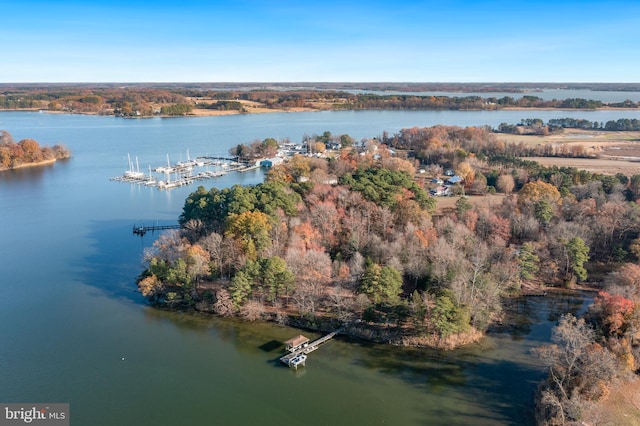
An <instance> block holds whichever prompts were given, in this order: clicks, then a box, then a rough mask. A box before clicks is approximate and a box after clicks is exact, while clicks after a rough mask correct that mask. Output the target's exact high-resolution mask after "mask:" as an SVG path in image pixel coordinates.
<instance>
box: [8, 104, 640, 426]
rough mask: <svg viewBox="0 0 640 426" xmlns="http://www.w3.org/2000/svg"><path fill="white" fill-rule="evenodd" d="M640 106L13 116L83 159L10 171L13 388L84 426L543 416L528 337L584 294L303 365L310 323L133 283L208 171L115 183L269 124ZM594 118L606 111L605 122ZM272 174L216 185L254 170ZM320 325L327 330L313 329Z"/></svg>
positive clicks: (275, 127) (11, 396) (371, 128)
mask: <svg viewBox="0 0 640 426" xmlns="http://www.w3.org/2000/svg"><path fill="white" fill-rule="evenodd" d="M531 114H534V115H535V116H536V117H540V118H543V119H545V120H547V119H548V118H553V117H566V116H575V117H584V118H586V119H589V120H597V121H606V120H609V119H617V118H622V117H628V118H637V113H635V112H630V111H623V112H616V113H613V112H610V111H602V112H600V111H597V112H573V111H571V112H569V111H535V112H533V111H531V112H521V111H517V112H516V111H500V112H483V111H472V112H452V111H448V112H403V111H363V112H318V113H299V114H265V115H244V116H227V117H200V118H176V119H160V118H153V119H141V120H128V119H122V118H116V117H97V116H76V115H59V114H45V113H35V112H3V113H0V129H4V130H7V131H9V132H10V133H11V134H12V135H13V136H14V138H15V139H16V140H20V139H22V138H27V137H29V138H34V139H36V140H38V141H39V142H40V143H41V144H46V145H53V144H55V143H58V142H60V143H64V144H65V145H67V146H68V147H69V148H70V149H71V151H72V152H73V157H72V158H71V159H69V160H66V161H60V162H57V163H56V164H54V165H52V166H47V167H41V168H31V169H21V170H16V171H9V172H5V173H0V291H2V295H3V297H1V298H0V336H1V337H0V401H1V402H21V403H27V402H61V403H70V404H71V421H72V424H74V425H98V426H100V425H105V426H107V425H210V424H220V425H249V424H263V425H282V424H286V423H294V422H302V421H304V423H305V424H310V425H343V424H344V425H356V424H357V425H376V424H391V425H418V424H433V425H438V424H443V425H444V424H446V425H451V424H456V425H457V424H487V425H495V424H530V423H531V422H532V416H531V398H532V394H533V391H534V389H535V386H536V382H537V381H538V380H539V379H540V378H541V375H542V370H541V367H540V365H538V364H537V363H536V361H535V360H534V359H533V358H531V357H530V356H529V350H530V348H532V347H534V346H536V345H539V344H541V343H544V342H546V341H548V339H549V336H550V330H551V327H552V325H553V324H554V322H555V320H556V319H557V315H558V314H559V313H560V312H564V311H567V310H572V311H576V310H580V309H584V306H583V299H582V298H580V297H578V298H554V299H551V298H529V299H526V300H523V301H521V302H520V304H519V309H520V311H521V312H522V314H523V315H522V323H521V324H520V326H519V327H518V328H517V329H516V330H512V331H511V332H509V333H496V334H491V335H490V336H489V337H487V338H486V339H484V340H483V341H482V342H481V343H479V344H476V345H473V346H471V347H468V348H465V349H461V350H457V351H453V352H448V353H441V352H437V351H430V350H415V349H400V348H389V347H384V346H379V345H371V344H364V343H359V342H349V341H346V340H344V339H337V340H334V341H332V342H331V343H329V344H327V345H325V346H323V347H322V348H321V349H320V350H318V351H317V352H314V353H313V354H311V355H310V356H309V359H308V360H307V367H306V368H301V369H300V370H298V371H290V370H288V369H287V368H284V367H281V366H279V365H278V364H277V362H276V360H277V358H278V356H279V355H280V354H281V351H282V347H280V346H279V343H278V342H282V341H284V340H287V339H288V338H290V337H292V336H294V335H296V334H298V333H299V331H298V330H294V329H290V328H286V327H281V326H276V325H272V324H243V323H240V322H236V321H233V320H220V319H216V318H211V317H208V316H202V315H193V314H184V313H171V312H164V311H160V310H157V309H154V308H151V307H149V306H147V305H146V304H145V303H144V300H142V298H141V297H140V296H139V295H138V294H137V292H136V286H135V277H136V275H137V274H139V273H140V272H141V271H142V264H141V255H142V251H143V250H144V248H145V247H148V246H150V245H151V244H152V243H153V240H154V238H155V237H156V235H152V234H147V235H146V236H145V237H144V238H140V237H134V236H133V235H132V233H131V227H132V225H133V224H134V223H136V224H140V223H141V222H143V221H145V222H146V223H151V222H156V221H157V223H161V224H166V223H175V221H176V218H177V217H178V215H179V214H180V212H181V208H182V204H183V201H184V199H185V197H186V196H187V195H188V193H189V192H191V191H193V190H194V189H195V188H196V185H192V186H189V187H181V188H176V189H174V190H171V191H165V192H162V191H159V190H157V189H154V188H149V187H144V186H137V185H130V184H125V183H120V182H111V181H109V178H110V177H113V176H118V175H121V174H122V173H123V171H124V170H125V169H126V168H127V167H128V164H127V154H130V155H131V157H132V158H135V157H137V158H138V160H139V163H140V167H141V168H143V169H144V170H146V168H147V166H148V165H152V166H154V167H155V166H159V165H162V164H164V163H165V162H166V155H167V154H168V155H169V156H170V158H171V160H172V162H175V161H179V160H181V159H182V160H184V159H186V150H187V149H188V150H189V152H190V154H191V157H195V156H196V155H204V154H209V155H213V154H224V153H226V152H227V151H228V149H229V148H230V147H231V146H233V145H235V144H238V143H243V142H251V141H253V140H255V139H264V138H266V137H275V138H281V137H290V138H291V140H292V141H299V140H300V138H301V137H302V136H303V135H304V134H309V135H311V134H321V133H322V132H324V131H325V130H329V131H331V132H332V133H333V134H341V133H349V134H350V135H351V136H353V137H355V138H356V139H360V138H363V137H369V136H376V135H379V134H381V133H382V132H383V131H384V130H387V131H389V132H390V133H393V132H395V131H398V130H399V129H400V128H402V127H411V126H414V125H415V126H431V125H434V124H439V123H440V124H456V125H482V124H490V125H494V126H495V125H498V124H499V123H501V122H509V123H513V122H517V121H519V120H520V119H521V118H526V117H530V116H531ZM596 117H597V118H596ZM262 179H263V174H262V171H260V170H255V171H251V172H247V173H242V174H239V173H238V174H228V175H226V176H224V177H221V178H218V179H217V180H212V181H208V182H206V185H207V186H218V187H224V186H230V185H233V184H236V183H240V184H255V183H258V182H261V181H262ZM305 334H308V337H316V336H314V335H313V334H312V333H305Z"/></svg>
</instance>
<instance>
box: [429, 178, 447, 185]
mask: <svg viewBox="0 0 640 426" xmlns="http://www.w3.org/2000/svg"><path fill="white" fill-rule="evenodd" d="M431 183H433V184H436V185H443V184H444V181H443V180H442V179H440V178H438V177H434V178H433V179H431Z"/></svg>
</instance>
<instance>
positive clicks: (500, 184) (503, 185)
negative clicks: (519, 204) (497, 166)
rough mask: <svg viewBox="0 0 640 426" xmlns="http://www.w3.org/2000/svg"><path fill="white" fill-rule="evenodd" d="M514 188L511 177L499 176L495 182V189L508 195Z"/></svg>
mask: <svg viewBox="0 0 640 426" xmlns="http://www.w3.org/2000/svg"><path fill="white" fill-rule="evenodd" d="M513 188H515V181H514V180H513V176H511V175H506V174H505V175H500V176H499V177H498V180H497V181H496V189H497V190H498V191H500V192H504V193H505V194H510V193H511V191H513Z"/></svg>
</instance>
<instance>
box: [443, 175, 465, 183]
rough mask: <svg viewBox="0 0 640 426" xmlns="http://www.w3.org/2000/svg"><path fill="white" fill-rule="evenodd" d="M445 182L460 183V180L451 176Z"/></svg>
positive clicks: (458, 177)
mask: <svg viewBox="0 0 640 426" xmlns="http://www.w3.org/2000/svg"><path fill="white" fill-rule="evenodd" d="M447 182H449V183H458V182H462V178H461V177H460V176H451V177H450V178H449V179H447Z"/></svg>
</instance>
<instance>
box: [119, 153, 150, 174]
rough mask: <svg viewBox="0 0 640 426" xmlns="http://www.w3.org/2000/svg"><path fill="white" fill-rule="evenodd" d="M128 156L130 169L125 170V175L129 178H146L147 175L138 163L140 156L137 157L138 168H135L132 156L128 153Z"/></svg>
mask: <svg viewBox="0 0 640 426" xmlns="http://www.w3.org/2000/svg"><path fill="white" fill-rule="evenodd" d="M127 158H128V159H129V170H127V171H126V172H124V175H123V176H124V177H125V178H128V179H135V180H144V179H145V178H146V176H145V174H144V173H143V172H141V171H140V165H139V164H138V157H136V165H137V170H136V169H134V168H133V162H131V156H130V155H129V154H127Z"/></svg>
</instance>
